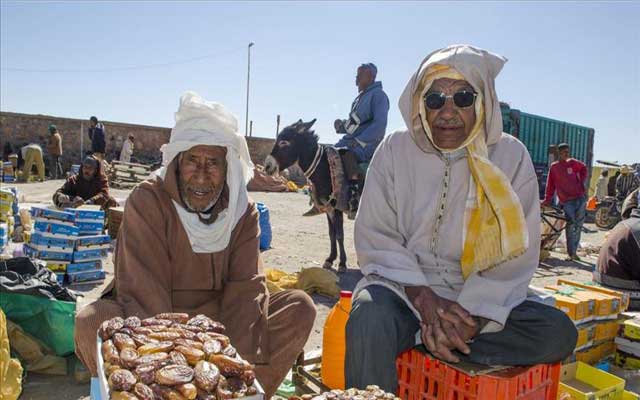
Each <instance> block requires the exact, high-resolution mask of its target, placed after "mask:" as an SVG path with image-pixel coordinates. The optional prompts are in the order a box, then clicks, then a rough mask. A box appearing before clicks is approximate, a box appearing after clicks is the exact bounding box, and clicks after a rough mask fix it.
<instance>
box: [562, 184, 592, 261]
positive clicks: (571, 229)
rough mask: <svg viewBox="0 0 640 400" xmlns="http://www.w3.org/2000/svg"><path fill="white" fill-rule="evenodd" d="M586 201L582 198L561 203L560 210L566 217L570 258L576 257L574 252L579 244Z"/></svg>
mask: <svg viewBox="0 0 640 400" xmlns="http://www.w3.org/2000/svg"><path fill="white" fill-rule="evenodd" d="M586 201H587V200H586V197H584V196H583V197H580V198H577V199H573V200H569V201H567V202H565V203H562V209H563V210H564V214H565V216H566V217H567V227H566V232H567V233H566V236H567V253H569V255H570V256H575V255H576V250H578V245H579V244H580V234H581V233H582V224H583V223H584V214H585V204H586Z"/></svg>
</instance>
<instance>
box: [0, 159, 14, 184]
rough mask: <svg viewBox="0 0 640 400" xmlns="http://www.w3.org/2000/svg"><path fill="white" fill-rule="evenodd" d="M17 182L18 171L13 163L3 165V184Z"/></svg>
mask: <svg viewBox="0 0 640 400" xmlns="http://www.w3.org/2000/svg"><path fill="white" fill-rule="evenodd" d="M15 181H16V171H15V169H14V168H13V163H12V162H11V161H5V162H3V163H2V182H6V183H13V182H15Z"/></svg>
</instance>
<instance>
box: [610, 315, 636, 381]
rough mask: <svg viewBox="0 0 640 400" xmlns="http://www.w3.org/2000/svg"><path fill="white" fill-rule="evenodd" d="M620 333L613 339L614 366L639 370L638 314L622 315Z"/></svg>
mask: <svg viewBox="0 0 640 400" xmlns="http://www.w3.org/2000/svg"><path fill="white" fill-rule="evenodd" d="M621 319H622V321H621V324H620V331H619V334H618V336H617V337H616V338H615V343H616V364H617V365H618V366H619V367H622V368H625V369H635V370H640V313H637V312H636V313H622V315H621Z"/></svg>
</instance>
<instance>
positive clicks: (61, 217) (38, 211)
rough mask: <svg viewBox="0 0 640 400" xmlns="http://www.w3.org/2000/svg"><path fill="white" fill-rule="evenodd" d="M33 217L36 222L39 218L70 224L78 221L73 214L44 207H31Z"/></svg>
mask: <svg viewBox="0 0 640 400" xmlns="http://www.w3.org/2000/svg"><path fill="white" fill-rule="evenodd" d="M31 215H32V216H33V217H34V218H35V219H36V220H38V218H45V219H48V220H54V221H62V222H70V223H72V224H73V223H74V222H75V221H76V216H75V215H74V214H72V213H69V212H65V211H58V210H52V209H49V208H42V207H31Z"/></svg>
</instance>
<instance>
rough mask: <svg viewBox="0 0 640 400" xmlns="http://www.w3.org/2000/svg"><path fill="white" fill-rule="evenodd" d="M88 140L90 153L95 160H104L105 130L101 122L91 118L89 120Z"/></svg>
mask: <svg viewBox="0 0 640 400" xmlns="http://www.w3.org/2000/svg"><path fill="white" fill-rule="evenodd" d="M88 133H89V139H91V153H92V154H93V156H94V157H95V158H97V159H98V160H100V161H103V160H104V156H105V151H106V147H107V145H106V143H105V129H104V125H103V124H102V123H101V122H98V118H96V117H95V116H94V117H91V118H90V119H89V130H88Z"/></svg>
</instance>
